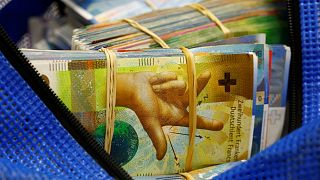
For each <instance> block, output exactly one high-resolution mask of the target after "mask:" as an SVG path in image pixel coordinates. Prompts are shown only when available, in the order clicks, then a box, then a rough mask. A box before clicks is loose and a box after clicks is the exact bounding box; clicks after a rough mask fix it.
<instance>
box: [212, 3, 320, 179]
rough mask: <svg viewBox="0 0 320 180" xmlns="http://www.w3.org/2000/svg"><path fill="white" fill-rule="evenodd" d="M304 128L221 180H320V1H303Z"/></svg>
mask: <svg viewBox="0 0 320 180" xmlns="http://www.w3.org/2000/svg"><path fill="white" fill-rule="evenodd" d="M300 19H301V22H300V23H301V38H302V39H301V41H302V64H303V74H302V78H303V84H302V86H303V112H302V113H303V119H302V121H303V127H302V128H300V129H298V130H297V131H295V132H293V133H291V134H290V135H288V136H287V137H285V138H283V139H282V140H281V141H279V142H277V143H276V144H274V145H273V146H271V147H270V148H268V149H266V150H265V151H263V152H261V153H259V154H258V155H256V156H254V157H253V158H252V159H250V160H249V161H248V162H246V163H244V164H242V165H240V166H238V167H235V168H233V169H231V170H230V171H227V172H226V173H224V174H222V175H221V176H219V177H218V178H217V179H256V178H258V179H262V178H265V179H320V121H319V119H320V36H319V35H320V34H319V23H320V21H319V19H320V1H319V0H300Z"/></svg>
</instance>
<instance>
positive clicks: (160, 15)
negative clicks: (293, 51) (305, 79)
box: [72, 0, 287, 50]
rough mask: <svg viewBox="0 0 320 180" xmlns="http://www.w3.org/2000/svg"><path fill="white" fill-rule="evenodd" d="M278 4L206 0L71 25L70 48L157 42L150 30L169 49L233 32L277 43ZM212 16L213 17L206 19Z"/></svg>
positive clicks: (281, 31) (281, 35)
mask: <svg viewBox="0 0 320 180" xmlns="http://www.w3.org/2000/svg"><path fill="white" fill-rule="evenodd" d="M199 5H200V6H199ZM284 8H285V6H284V4H283V2H281V1H269V0H261V1H252V0H245V1H239V0H226V1H219V0H208V1H203V2H200V3H199V4H197V5H191V6H190V5H188V6H184V7H180V8H172V9H165V10H160V11H153V12H150V13H146V14H143V15H140V16H136V17H133V18H130V19H125V20H119V21H114V22H108V23H100V24H96V25H91V26H87V27H84V28H82V29H76V30H75V31H74V34H73V39H72V48H73V49H76V50H88V49H96V50H97V49H100V48H102V47H107V48H110V49H143V48H155V47H160V45H159V44H158V43H157V42H155V40H154V36H150V32H152V33H153V34H155V35H156V36H158V37H159V38H161V39H162V40H163V41H164V42H165V43H166V44H167V45H168V46H169V47H171V48H179V47H181V46H185V47H188V48H191V47H196V46H201V45H202V44H206V43H208V42H212V41H216V40H220V39H224V38H225V37H226V36H228V37H232V36H236V37H237V36H240V35H246V34H253V33H266V34H267V37H268V43H283V42H285V39H286V37H287V36H286V35H285V33H286V27H287V21H286V19H285V17H283V16H282V13H283V11H284V10H285V9H284ZM209 12H210V13H211V14H212V15H211V16H210V17H211V18H209V16H208V14H210V13H209ZM212 16H214V17H216V19H214V17H213V19H212ZM145 29H147V32H148V33H149V34H148V33H146V31H144V30H145ZM221 29H222V30H221ZM226 29H228V30H229V31H227V30H226Z"/></svg>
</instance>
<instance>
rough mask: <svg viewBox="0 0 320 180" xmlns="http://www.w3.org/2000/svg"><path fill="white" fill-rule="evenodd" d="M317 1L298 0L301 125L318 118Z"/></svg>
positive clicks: (319, 41) (319, 54) (319, 45)
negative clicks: (301, 97) (300, 52)
mask: <svg viewBox="0 0 320 180" xmlns="http://www.w3.org/2000/svg"><path fill="white" fill-rule="evenodd" d="M319 13H320V2H319V0H300V17H301V18H300V19H301V21H300V22H301V41H302V58H303V62H302V68H303V124H307V123H309V122H310V121H313V120H317V121H318V120H319V117H320V34H319V18H320V14H319Z"/></svg>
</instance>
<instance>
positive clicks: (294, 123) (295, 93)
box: [287, 0, 302, 132]
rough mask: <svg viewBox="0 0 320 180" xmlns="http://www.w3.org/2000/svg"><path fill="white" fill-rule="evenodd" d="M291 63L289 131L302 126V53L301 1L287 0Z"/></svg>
mask: <svg viewBox="0 0 320 180" xmlns="http://www.w3.org/2000/svg"><path fill="white" fill-rule="evenodd" d="M287 11H288V23H289V36H290V47H291V55H292V56H291V57H292V60H291V64H290V75H289V82H290V83H289V88H288V90H289V93H288V101H289V120H290V121H289V129H288V130H289V132H291V131H293V130H295V129H297V128H298V127H300V126H301V122H302V78H301V76H302V71H301V67H302V54H301V50H302V48H301V30H300V13H299V1H298V0H287Z"/></svg>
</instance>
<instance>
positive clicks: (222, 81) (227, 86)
mask: <svg viewBox="0 0 320 180" xmlns="http://www.w3.org/2000/svg"><path fill="white" fill-rule="evenodd" d="M218 83H219V86H224V91H225V92H230V86H231V85H236V84H237V80H236V79H230V73H224V79H220V80H218Z"/></svg>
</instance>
